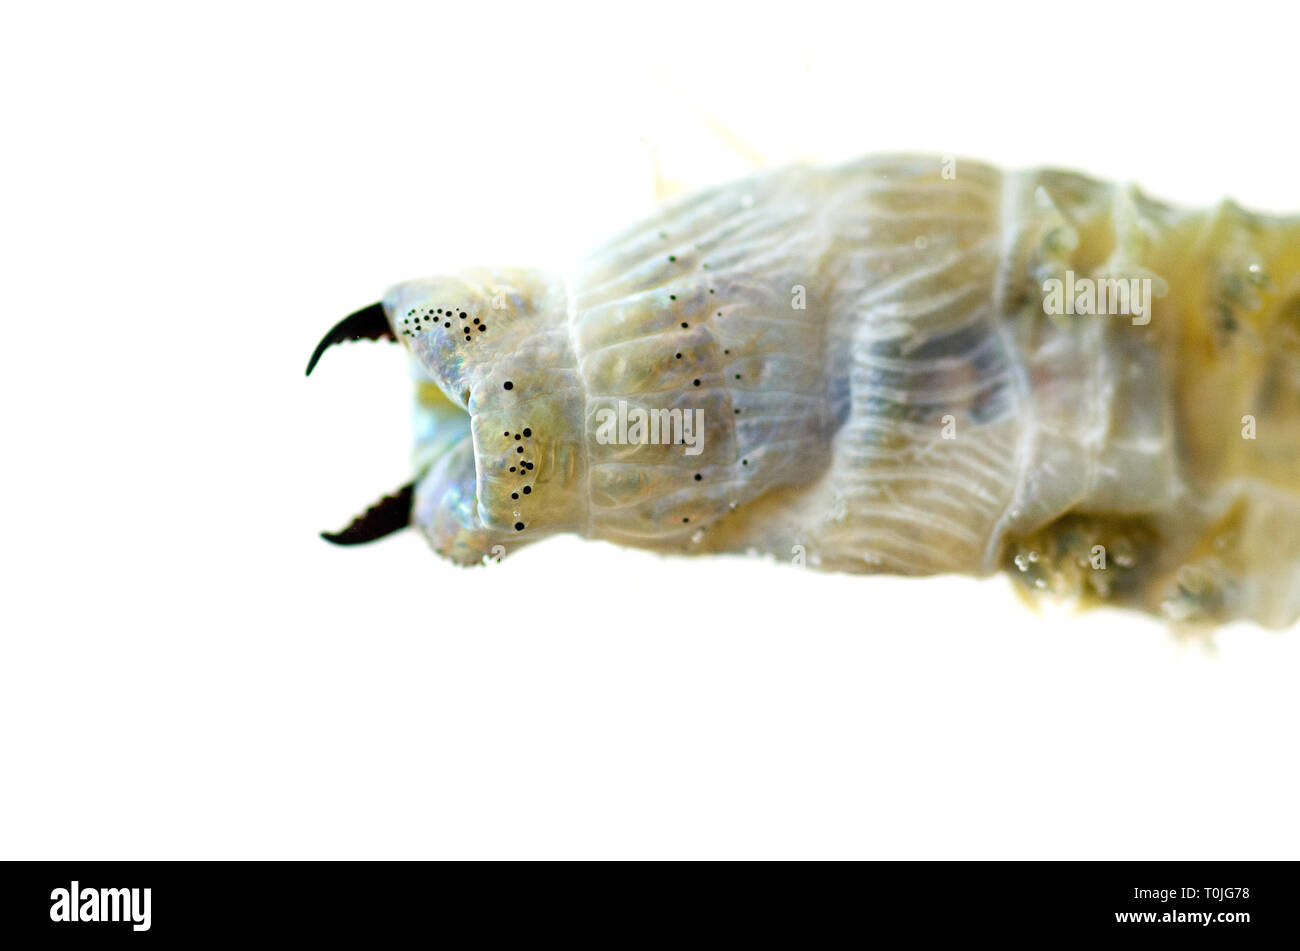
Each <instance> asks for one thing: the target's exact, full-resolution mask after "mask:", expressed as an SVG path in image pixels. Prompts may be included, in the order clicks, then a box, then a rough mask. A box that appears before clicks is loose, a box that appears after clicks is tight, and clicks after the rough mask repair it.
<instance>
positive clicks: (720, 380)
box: [309, 157, 1300, 625]
mask: <svg viewBox="0 0 1300 951" xmlns="http://www.w3.org/2000/svg"><path fill="white" fill-rule="evenodd" d="M358 337H372V338H377V337H389V338H393V339H396V340H398V341H400V342H401V343H402V344H404V345H405V346H406V347H407V349H408V350H409V351H410V353H411V354H412V356H413V357H414V359H415V361H416V362H417V364H418V366H419V368H420V373H421V374H422V380H423V382H421V383H420V384H419V392H418V399H417V402H418V406H419V413H418V438H417V445H416V457H415V474H416V478H415V480H414V483H413V489H411V490H404V491H403V492H402V493H399V494H398V495H397V496H394V497H392V498H390V499H388V500H385V502H383V503H381V504H380V505H379V506H377V507H375V508H374V509H372V510H371V511H370V512H369V513H368V514H367V516H365V517H363V518H362V519H358V520H357V522H355V523H354V524H353V525H352V526H351V527H350V528H349V529H348V530H347V531H346V532H344V533H343V534H342V535H340V536H327V537H330V538H331V540H334V541H340V542H345V543H351V542H356V541H364V540H368V539H371V538H374V537H378V536H379V535H381V534H386V533H387V532H388V531H391V530H393V529H394V528H396V527H400V526H402V525H404V524H406V523H407V522H408V521H413V523H414V524H415V525H416V526H417V527H418V528H419V529H420V530H421V531H422V532H423V533H424V534H425V535H426V536H427V537H428V539H429V541H430V542H431V543H432V545H433V547H434V548H435V549H436V550H437V551H438V552H439V553H440V554H442V555H444V556H446V557H447V558H450V559H452V560H453V561H456V562H458V563H461V564H474V563H480V562H482V561H483V560H484V559H485V558H487V557H488V556H489V555H491V553H492V552H493V549H494V547H495V546H505V547H507V548H511V549H512V548H514V547H517V546H519V545H520V544H523V543H524V542H531V541H534V540H537V539H539V538H542V537H544V536H546V535H550V534H553V533H556V532H576V533H579V534H581V535H585V536H588V537H592V538H603V539H609V540H613V541H615V542H618V543H621V544H624V545H634V546H638V547H644V548H653V549H658V550H663V551H675V552H681V553H688V554H696V553H705V552H730V551H746V550H758V551H762V552H766V553H770V554H772V555H775V556H778V557H789V556H790V553H791V552H792V551H796V552H798V553H799V555H798V557H799V558H800V559H802V558H803V557H804V555H805V554H806V558H807V562H808V563H809V564H811V565H815V566H818V567H820V568H822V569H826V570H834V571H848V572H894V573H903V574H914V575H927V574H935V573H943V572H961V573H968V574H976V575H984V574H989V573H992V572H995V571H998V570H1009V571H1010V572H1011V573H1012V574H1013V575H1014V576H1015V577H1017V578H1020V579H1022V580H1023V581H1024V582H1025V584H1026V586H1027V587H1028V588H1029V590H1034V591H1046V592H1051V593H1054V594H1055V595H1058V596H1063V597H1069V598H1074V599H1079V600H1082V601H1085V602H1108V603H1115V604H1124V605H1131V606H1135V607H1139V608H1142V609H1145V610H1148V611H1152V612H1154V613H1157V614H1161V615H1163V616H1165V617H1169V618H1173V619H1178V620H1195V621H1202V620H1205V621H1218V620H1227V619H1232V618H1248V619H1252V620H1254V621H1257V622H1259V623H1262V624H1266V625H1285V624H1289V623H1291V622H1292V621H1293V620H1295V618H1296V617H1297V615H1300V498H1298V497H1297V490H1298V489H1300V219H1295V218H1285V219H1284V218H1270V217H1266V216H1262V215H1256V214H1252V213H1249V212H1246V211H1243V210H1242V209H1240V208H1238V207H1236V206H1235V205H1232V204H1230V203H1225V204H1222V205H1220V206H1219V207H1217V208H1215V209H1214V210H1212V211H1208V212H1188V211H1182V210H1179V209H1176V208H1172V207H1169V206H1167V205H1163V204H1160V203H1158V202H1155V201H1153V200H1151V199H1149V198H1147V197H1145V196H1144V195H1143V194H1141V193H1140V192H1138V191H1137V190H1136V189H1134V188H1132V187H1129V186H1121V185H1111V184H1106V183H1102V182H1097V181H1093V180H1091V179H1088V178H1084V177H1082V176H1079V175H1074V174H1069V173H1063V172H1054V171H1029V172H1018V173H1006V174H1004V173H1001V172H999V171H997V170H995V169H993V168H990V167H988V166H984V165H979V164H974V163H968V162H963V163H961V165H960V167H956V166H954V165H952V164H951V162H949V163H948V164H945V163H944V162H942V161H940V160H938V159H930V158H923V157H879V158H871V159H866V160H863V161H859V162H855V163H853V164H849V165H845V166H841V167H836V168H829V169H810V168H790V169H786V170H782V171H778V172H774V173H769V174H765V175H761V176H759V177H756V178H753V179H749V180H746V181H742V182H739V183H736V184H732V185H728V186H725V187H720V188H716V189H713V190H710V191H706V192H703V193H701V194H698V195H696V196H694V197H691V198H690V199H688V200H686V201H683V202H681V203H679V204H677V205H675V206H673V207H671V208H669V209H667V210H665V211H663V212H661V213H660V214H658V215H656V216H654V217H652V218H651V219H649V220H647V221H645V222H642V223H640V224H638V225H636V226H634V227H633V228H631V229H629V230H627V231H626V232H624V233H623V234H621V235H619V236H618V237H616V238H614V239H613V240H611V241H609V242H607V243H606V244H605V245H603V246H602V247H601V248H600V249H599V250H597V251H596V252H595V253H594V254H592V255H590V256H589V257H587V258H586V259H585V260H583V261H582V262H581V263H580V264H578V265H577V266H576V267H574V268H572V269H571V271H570V272H569V273H566V274H564V275H559V274H546V273H542V272H539V271H534V270H523V269H499V270H480V271H471V272H467V273H463V274H459V275H454V276H446V277H436V278H429V279H425V280H418V281H412V282H410V283H406V284H401V285H399V286H397V287H395V288H393V289H392V290H391V291H389V292H388V294H387V295H386V296H385V298H384V300H383V303H382V305H373V306H372V307H369V308H366V309H365V310H363V311H359V312H358V313H357V314H355V315H353V316H352V317H349V318H348V319H347V320H345V321H343V322H342V323H341V324H339V326H338V327H336V328H335V329H334V330H333V331H331V333H330V334H329V335H327V336H326V338H325V339H324V340H323V341H322V342H321V345H320V347H319V348H318V350H317V353H316V354H315V356H314V357H313V364H314V362H315V360H316V359H317V358H318V357H319V355H320V352H321V351H323V350H324V349H325V348H326V347H327V346H329V345H330V344H332V343H335V342H338V341H339V340H343V339H355V338H358ZM309 372H310V368H309Z"/></svg>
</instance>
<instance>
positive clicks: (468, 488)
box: [313, 270, 584, 564]
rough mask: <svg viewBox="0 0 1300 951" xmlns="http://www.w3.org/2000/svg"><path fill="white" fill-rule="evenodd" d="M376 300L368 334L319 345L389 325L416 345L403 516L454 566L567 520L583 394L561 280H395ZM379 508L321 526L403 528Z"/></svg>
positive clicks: (514, 275)
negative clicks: (411, 470)
mask: <svg viewBox="0 0 1300 951" xmlns="http://www.w3.org/2000/svg"><path fill="white" fill-rule="evenodd" d="M376 307H377V308H378V310H376V309H371V308H368V309H367V311H368V312H369V313H370V320H371V325H370V330H369V332H367V331H365V330H359V329H358V326H357V325H356V324H353V325H352V326H351V327H346V328H344V330H343V331H342V332H341V335H339V334H336V333H335V332H331V334H330V335H327V337H326V339H325V341H322V348H323V347H324V346H328V345H329V343H332V342H336V340H338V339H349V338H351V339H355V338H357V337H365V336H369V337H379V336H387V337H391V338H393V339H395V340H397V341H399V342H400V343H402V344H403V345H404V346H405V347H406V348H407V349H408V350H409V351H410V353H411V356H412V361H413V376H414V378H415V381H416V401H415V425H416V445H415V457H414V462H415V480H414V482H413V484H412V486H411V487H410V491H409V492H407V494H406V496H405V498H404V499H399V500H398V501H397V502H394V503H392V504H393V505H401V504H404V505H405V506H406V516H407V520H408V521H409V522H410V524H413V525H415V526H416V527H417V528H419V529H420V531H421V532H422V533H423V534H424V535H425V536H426V537H427V538H428V539H429V542H430V543H431V544H432V546H433V547H434V549H435V550H436V551H437V552H438V553H439V554H442V555H444V556H446V557H447V558H449V559H451V560H453V561H455V562H457V563H459V564H475V563H480V562H482V561H483V560H484V559H485V558H488V557H493V556H495V555H499V554H500V553H501V551H500V549H501V548H502V547H504V549H505V550H510V549H512V548H516V547H518V546H519V545H520V544H522V543H524V542H527V541H533V540H535V539H537V538H539V537H543V536H545V535H549V534H552V533H554V532H557V531H565V530H569V529H572V528H573V527H575V526H576V525H577V524H578V521H579V518H580V510H581V509H582V506H581V505H580V493H579V491H578V489H579V483H580V481H581V479H582V477H583V475H582V474H583V471H584V466H583V465H582V462H583V452H584V450H583V444H582V423H583V412H584V403H583V391H582V386H581V384H580V381H579V380H578V376H577V373H576V370H575V360H574V358H573V351H572V348H571V346H570V343H569V336H568V331H567V326H566V321H565V296H564V289H563V286H562V284H561V282H560V281H558V280H557V279H555V278H552V277H550V276H549V275H546V274H544V273H542V272H538V271H532V270H481V271H469V272H464V273H461V274H458V275H454V276H447V277H434V278H426V279H422V280H417V281H410V282H407V283H405V284H400V285H398V286H396V287H394V288H393V289H392V290H390V291H389V292H388V293H387V294H386V295H385V296H384V300H383V302H382V304H381V305H376ZM367 311H360V312H358V314H364V313H367ZM380 317H382V319H383V322H384V323H383V327H382V332H379V323H378V320H379V318H380ZM356 318H357V315H353V317H351V318H348V320H345V321H344V322H343V324H340V327H344V325H346V324H347V323H348V321H351V320H354V319H356ZM336 330H337V328H336ZM314 362H315V358H314V359H313V364H314ZM390 507H391V506H390ZM376 512H378V513H379V514H378V515H376V514H375V513H376ZM385 512H386V509H385V508H384V507H383V506H382V505H381V506H380V507H379V508H378V509H372V510H371V512H369V513H367V515H366V516H363V517H362V518H361V519H358V520H357V522H354V523H353V526H351V527H350V528H349V529H347V530H345V532H343V533H340V535H338V536H329V535H327V536H326V537H327V538H329V539H330V540H332V541H341V542H343V543H350V542H352V541H368V540H370V539H371V538H373V537H378V534H376V533H374V532H370V531H366V530H364V523H367V522H368V521H370V520H371V519H375V518H378V519H379V521H380V523H381V525H380V527H382V528H384V529H386V530H385V531H383V532H380V533H379V534H387V532H388V531H392V530H394V527H400V526H394V525H393V524H392V523H394V522H396V521H398V520H397V519H395V518H393V517H392V516H391V514H389V515H385Z"/></svg>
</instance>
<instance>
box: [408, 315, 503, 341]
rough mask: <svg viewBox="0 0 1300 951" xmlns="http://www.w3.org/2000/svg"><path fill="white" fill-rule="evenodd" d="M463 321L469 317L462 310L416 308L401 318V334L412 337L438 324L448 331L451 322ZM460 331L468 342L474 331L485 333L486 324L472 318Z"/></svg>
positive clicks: (476, 318)
mask: <svg viewBox="0 0 1300 951" xmlns="http://www.w3.org/2000/svg"><path fill="white" fill-rule="evenodd" d="M465 320H470V315H469V314H468V313H467V312H466V311H463V310H461V311H457V310H454V309H452V308H450V307H448V308H445V309H444V308H442V307H437V308H435V307H425V308H423V309H421V308H418V307H417V308H412V309H411V310H408V311H407V312H406V316H405V317H403V318H402V329H401V332H402V334H403V335H404V336H407V337H413V336H415V335H416V334H418V333H423V332H424V331H426V330H428V329H429V328H430V327H434V326H437V325H438V324H442V326H443V327H444V328H445V329H447V330H450V329H451V327H452V324H453V322H456V321H465ZM461 330H462V331H463V332H464V334H465V339H466V340H469V339H471V338H472V337H473V335H474V331H475V330H477V331H478V332H479V333H484V332H486V331H487V324H485V323H483V321H482V320H480V319H479V318H478V317H474V318H473V321H472V323H467V324H463V325H462V326H461Z"/></svg>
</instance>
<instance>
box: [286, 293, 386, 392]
mask: <svg viewBox="0 0 1300 951" xmlns="http://www.w3.org/2000/svg"><path fill="white" fill-rule="evenodd" d="M395 339H396V338H395V337H394V336H393V331H392V328H391V327H389V326H388V317H387V316H385V315H384V305H383V304H371V305H370V306H369V307H363V308H361V309H360V310H358V311H355V312H354V313H351V314H348V316H346V317H344V318H343V319H342V320H340V321H339V322H338V323H337V324H335V325H334V326H333V327H331V328H330V331H329V333H327V334H326V335H325V336H324V337H322V338H321V341H320V343H318V344H316V349H315V350H313V351H312V354H311V359H310V360H308V361H307V376H311V371H312V370H314V369H316V364H317V363H319V362H320V358H321V355H322V354H324V353H325V351H326V350H328V349H329V348H330V347H332V346H334V345H335V344H336V343H343V342H344V341H347V340H395Z"/></svg>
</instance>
